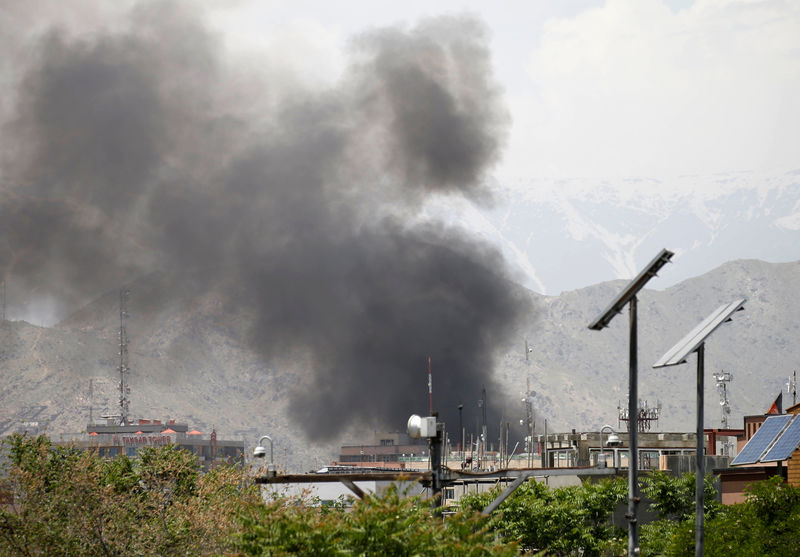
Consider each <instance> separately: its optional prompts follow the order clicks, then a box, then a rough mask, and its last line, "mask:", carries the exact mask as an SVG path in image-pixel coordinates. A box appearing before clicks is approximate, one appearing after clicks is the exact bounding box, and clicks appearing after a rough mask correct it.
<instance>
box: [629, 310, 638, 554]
mask: <svg viewBox="0 0 800 557" xmlns="http://www.w3.org/2000/svg"><path fill="white" fill-rule="evenodd" d="M637 305H638V304H637V300H636V296H633V297H632V298H631V300H630V302H629V303H628V309H629V311H630V341H629V345H628V346H629V349H630V353H629V366H630V367H629V369H628V428H629V432H628V439H629V444H630V448H629V451H628V514H627V517H626V518H627V519H628V555H631V556H633V555H638V554H639V521H638V518H637V507H638V505H639V420H638V417H639V379H638V376H639V373H638V369H637V367H638V358H637V355H638V351H639V342H638V340H639V339H638V334H637V318H636V313H637V312H636V310H637Z"/></svg>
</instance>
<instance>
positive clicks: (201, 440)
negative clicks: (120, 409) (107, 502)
mask: <svg viewBox="0 0 800 557" xmlns="http://www.w3.org/2000/svg"><path fill="white" fill-rule="evenodd" d="M56 443H58V444H70V445H73V446H75V447H78V448H81V449H87V450H93V451H97V453H98V455H99V456H101V457H106V458H114V457H116V456H118V455H121V454H124V455H127V456H130V457H133V456H136V454H137V453H138V452H139V450H141V449H142V448H144V447H158V446H164V445H175V446H177V447H179V448H181V449H183V450H185V451H188V452H190V453H192V454H195V455H197V458H198V460H199V461H200V466H201V467H202V468H203V469H204V470H208V469H210V468H212V467H213V466H215V465H217V464H222V463H235V464H244V460H245V458H244V441H243V440H226V439H219V438H218V437H217V432H216V431H215V430H213V429H212V430H211V432H210V433H203V432H201V431H197V430H191V431H190V430H189V427H188V425H187V424H185V423H177V422H175V420H165V421H163V422H162V421H161V420H144V419H139V420H134V421H133V422H131V423H130V424H127V425H123V424H120V423H118V422H117V421H116V420H113V419H110V420H107V421H106V422H105V423H94V424H89V425H88V426H87V427H86V432H85V433H80V434H71V435H60V436H59V438H58V440H57V441H56Z"/></svg>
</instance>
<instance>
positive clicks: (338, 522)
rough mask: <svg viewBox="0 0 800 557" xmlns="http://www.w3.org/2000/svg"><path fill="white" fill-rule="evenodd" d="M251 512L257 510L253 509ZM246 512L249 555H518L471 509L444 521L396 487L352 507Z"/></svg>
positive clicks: (300, 505) (285, 502)
mask: <svg viewBox="0 0 800 557" xmlns="http://www.w3.org/2000/svg"><path fill="white" fill-rule="evenodd" d="M253 510H254V511H255V512H253ZM250 511H251V512H250V513H247V514H243V516H242V525H243V528H242V532H241V533H240V534H239V543H238V549H239V550H240V551H241V552H242V553H244V554H245V555H259V556H277V555H320V556H328V555H331V556H332V555H397V556H412V555H419V556H425V555H427V556H431V557H434V556H444V557H448V556H453V557H455V556H479V555H498V556H509V557H510V556H512V555H517V554H518V551H517V549H516V546H515V545H514V544H508V543H503V542H502V541H500V540H496V539H495V538H494V536H493V535H491V534H490V533H489V532H488V531H487V530H486V529H485V528H483V527H482V525H481V523H482V521H481V519H480V518H479V517H478V516H476V515H474V514H473V513H466V514H459V515H456V516H453V517H449V518H447V519H442V518H441V517H440V516H437V515H435V514H434V512H433V510H432V508H431V505H430V501H428V500H425V499H422V498H420V497H408V496H405V494H403V493H401V492H400V491H399V490H398V489H397V488H396V487H394V486H392V487H390V488H389V489H387V490H386V492H385V493H383V494H381V495H368V496H367V497H365V499H364V500H361V501H356V502H355V504H354V505H353V508H352V509H351V510H349V511H348V510H345V509H343V508H341V507H335V508H325V507H318V506H314V501H313V500H308V499H305V500H300V501H298V500H293V499H284V498H277V499H274V500H272V501H270V502H268V503H267V504H266V505H264V506H263V507H260V508H258V509H251V510H250Z"/></svg>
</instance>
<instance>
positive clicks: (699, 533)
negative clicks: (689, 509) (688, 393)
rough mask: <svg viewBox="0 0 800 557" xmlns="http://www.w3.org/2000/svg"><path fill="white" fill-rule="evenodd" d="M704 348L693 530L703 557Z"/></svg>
mask: <svg viewBox="0 0 800 557" xmlns="http://www.w3.org/2000/svg"><path fill="white" fill-rule="evenodd" d="M705 347H706V344H705V343H703V344H701V345H700V346H698V347H697V352H696V353H697V455H696V456H697V458H696V459H695V467H694V468H695V484H694V499H695V507H694V508H695V528H694V554H695V557H703V518H704V517H703V515H704V505H703V499H704V496H705V478H706V470H705V468H706V467H705V458H704V457H705V454H704V453H705V450H704V449H705V435H704V434H703V404H704V401H703V391H704V384H703V379H704V367H705V363H704V360H705Z"/></svg>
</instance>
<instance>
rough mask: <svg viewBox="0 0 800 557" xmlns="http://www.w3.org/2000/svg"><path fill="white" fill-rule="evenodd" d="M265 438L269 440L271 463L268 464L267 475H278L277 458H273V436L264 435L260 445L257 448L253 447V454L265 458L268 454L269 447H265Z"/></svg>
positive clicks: (259, 442) (259, 441)
mask: <svg viewBox="0 0 800 557" xmlns="http://www.w3.org/2000/svg"><path fill="white" fill-rule="evenodd" d="M264 439H266V440H267V441H269V464H268V465H267V476H277V475H278V473H277V471H276V470H275V459H274V458H273V450H272V437H270V436H269V435H264V436H263V437H261V439H259V440H258V445H257V446H256V448H255V449H253V456H254V457H256V458H264V457H265V456H267V449H266V448H264Z"/></svg>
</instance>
